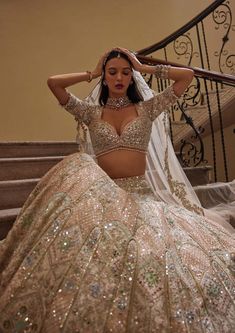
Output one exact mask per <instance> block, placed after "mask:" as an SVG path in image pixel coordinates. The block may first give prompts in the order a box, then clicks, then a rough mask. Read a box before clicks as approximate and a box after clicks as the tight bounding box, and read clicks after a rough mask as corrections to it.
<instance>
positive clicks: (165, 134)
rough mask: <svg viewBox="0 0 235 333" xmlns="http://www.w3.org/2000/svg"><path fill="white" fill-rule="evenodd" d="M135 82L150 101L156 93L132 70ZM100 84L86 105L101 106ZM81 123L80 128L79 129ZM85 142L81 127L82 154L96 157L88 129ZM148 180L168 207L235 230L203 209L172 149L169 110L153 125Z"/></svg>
mask: <svg viewBox="0 0 235 333" xmlns="http://www.w3.org/2000/svg"><path fill="white" fill-rule="evenodd" d="M133 79H134V80H135V82H136V85H137V88H138V90H139V92H140V93H141V95H142V97H143V99H144V100H149V99H150V98H152V97H153V96H154V94H155V92H154V91H153V90H151V89H150V88H149V86H148V85H147V83H146V82H145V80H144V78H143V77H142V75H141V74H140V73H139V72H137V71H135V70H133ZM100 90H101V82H100V81H99V82H98V84H97V85H96V86H95V88H94V89H93V90H92V91H91V93H90V94H89V95H88V97H87V98H86V99H85V100H86V102H88V103H89V104H93V105H99V96H100ZM79 127H80V124H79V125H78V128H79ZM85 132H86V135H85V137H86V138H85V139H84V136H83V139H82V140H81V128H80V130H78V137H77V139H78V143H79V144H80V146H82V147H83V151H84V152H85V153H88V154H89V155H92V156H93V158H94V159H95V155H94V152H93V149H92V144H91V140H90V136H89V130H88V129H86V131H85ZM146 179H147V181H148V182H149V184H150V186H151V187H152V189H153V191H154V193H155V195H156V197H157V198H158V199H160V200H161V201H164V202H166V203H169V204H178V205H180V206H183V207H185V208H186V209H188V210H190V211H193V212H196V213H197V214H201V215H205V216H206V217H209V218H212V219H213V220H215V221H216V222H218V223H219V224H222V225H224V227H225V228H227V229H229V230H230V231H232V230H233V231H234V229H233V228H232V226H231V225H230V224H229V223H228V222H227V221H225V220H224V219H223V218H221V217H220V216H219V215H218V214H216V213H214V212H211V211H209V210H207V209H203V208H202V206H201V203H200V201H199V199H198V197H197V195H196V193H195V191H194V189H193V187H192V185H191V184H190V182H189V180H188V178H187V177H186V175H185V173H184V171H183V169H182V167H181V165H180V163H179V161H178V159H177V157H176V155H175V152H174V149H173V146H172V142H171V139H170V134H169V117H168V112H167V110H166V111H165V112H163V113H161V114H160V115H159V116H158V118H157V119H156V120H155V121H154V122H153V126H152V133H151V138H150V142H149V146H148V152H147V168H146Z"/></svg>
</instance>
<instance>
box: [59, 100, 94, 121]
mask: <svg viewBox="0 0 235 333" xmlns="http://www.w3.org/2000/svg"><path fill="white" fill-rule="evenodd" d="M61 106H62V107H63V108H64V109H65V110H66V111H68V112H69V113H71V114H72V115H74V116H75V119H77V120H80V121H82V122H83V123H85V124H86V125H87V126H88V125H89V124H90V122H91V117H92V113H93V111H94V109H95V106H94V105H91V104H89V103H87V102H85V101H82V100H81V99H79V98H77V97H76V96H74V95H73V94H71V93H69V99H68V101H67V103H66V104H64V105H61Z"/></svg>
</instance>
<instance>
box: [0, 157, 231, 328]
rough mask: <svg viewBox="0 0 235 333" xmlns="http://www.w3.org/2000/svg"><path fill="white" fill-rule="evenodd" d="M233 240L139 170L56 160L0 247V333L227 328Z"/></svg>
mask: <svg viewBox="0 0 235 333" xmlns="http://www.w3.org/2000/svg"><path fill="white" fill-rule="evenodd" d="M234 245H235V240H234V236H232V235H230V234H229V233H228V232H227V231H226V230H225V229H224V228H223V227H220V226H219V225H218V224H216V223H215V222H213V221H210V220H207V219H206V218H205V217H204V216H202V215H199V214H195V213H194V212H190V211H189V210H186V209H185V208H182V207H181V206H177V205H173V204H172V205H171V204H165V203H163V202H162V201H157V200H156V196H155V195H154V194H153V192H152V190H151V189H150V187H149V185H148V184H147V182H146V180H145V178H144V176H136V177H129V178H121V179H120V178H119V179H117V180H116V181H114V180H112V179H110V178H109V177H108V176H107V174H106V173H105V172H104V171H102V170H101V169H100V168H99V166H98V165H97V164H96V163H95V162H94V161H93V159H92V158H91V157H90V156H88V155H87V154H81V153H76V154H73V155H70V156H68V157H66V158H65V159H64V160H63V161H62V162H60V163H59V164H58V165H56V166H55V167H54V168H53V169H51V170H50V171H49V172H48V173H47V174H46V175H45V176H44V177H43V178H42V180H41V182H40V183H39V184H38V185H37V187H36V188H35V190H34V191H33V192H32V193H31V195H30V196H29V198H28V200H27V202H26V203H25V205H24V208H23V210H22V211H21V214H20V216H19V217H18V220H17V222H16V224H15V226H14V227H13V229H12V230H11V231H10V234H9V236H8V237H7V238H6V240H5V241H4V242H3V244H2V245H1V253H0V258H1V268H2V269H3V272H2V280H1V285H2V286H1V302H0V318H1V324H0V327H1V332H43V333H49V332H50V333H52V332H53V333H54V332H69V333H71V332H86V333H88V332H135V333H136V332H218V333H222V332H231V333H232V332H234V331H235V253H234Z"/></svg>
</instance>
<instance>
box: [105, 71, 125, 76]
mask: <svg viewBox="0 0 235 333" xmlns="http://www.w3.org/2000/svg"><path fill="white" fill-rule="evenodd" d="M109 74H110V75H115V74H117V72H116V71H113V72H111V71H110V72H109ZM122 74H123V75H129V74H130V71H128V72H122Z"/></svg>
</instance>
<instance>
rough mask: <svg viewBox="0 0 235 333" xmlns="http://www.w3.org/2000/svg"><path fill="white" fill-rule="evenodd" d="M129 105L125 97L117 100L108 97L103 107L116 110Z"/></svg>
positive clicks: (129, 102)
mask: <svg viewBox="0 0 235 333" xmlns="http://www.w3.org/2000/svg"><path fill="white" fill-rule="evenodd" d="M129 104H131V101H130V100H129V98H128V97H127V96H123V97H117V98H112V97H109V98H108V99H107V103H106V105H105V106H107V107H109V108H110V109H116V110H118V109H121V108H124V107H126V106H128V105H129Z"/></svg>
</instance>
